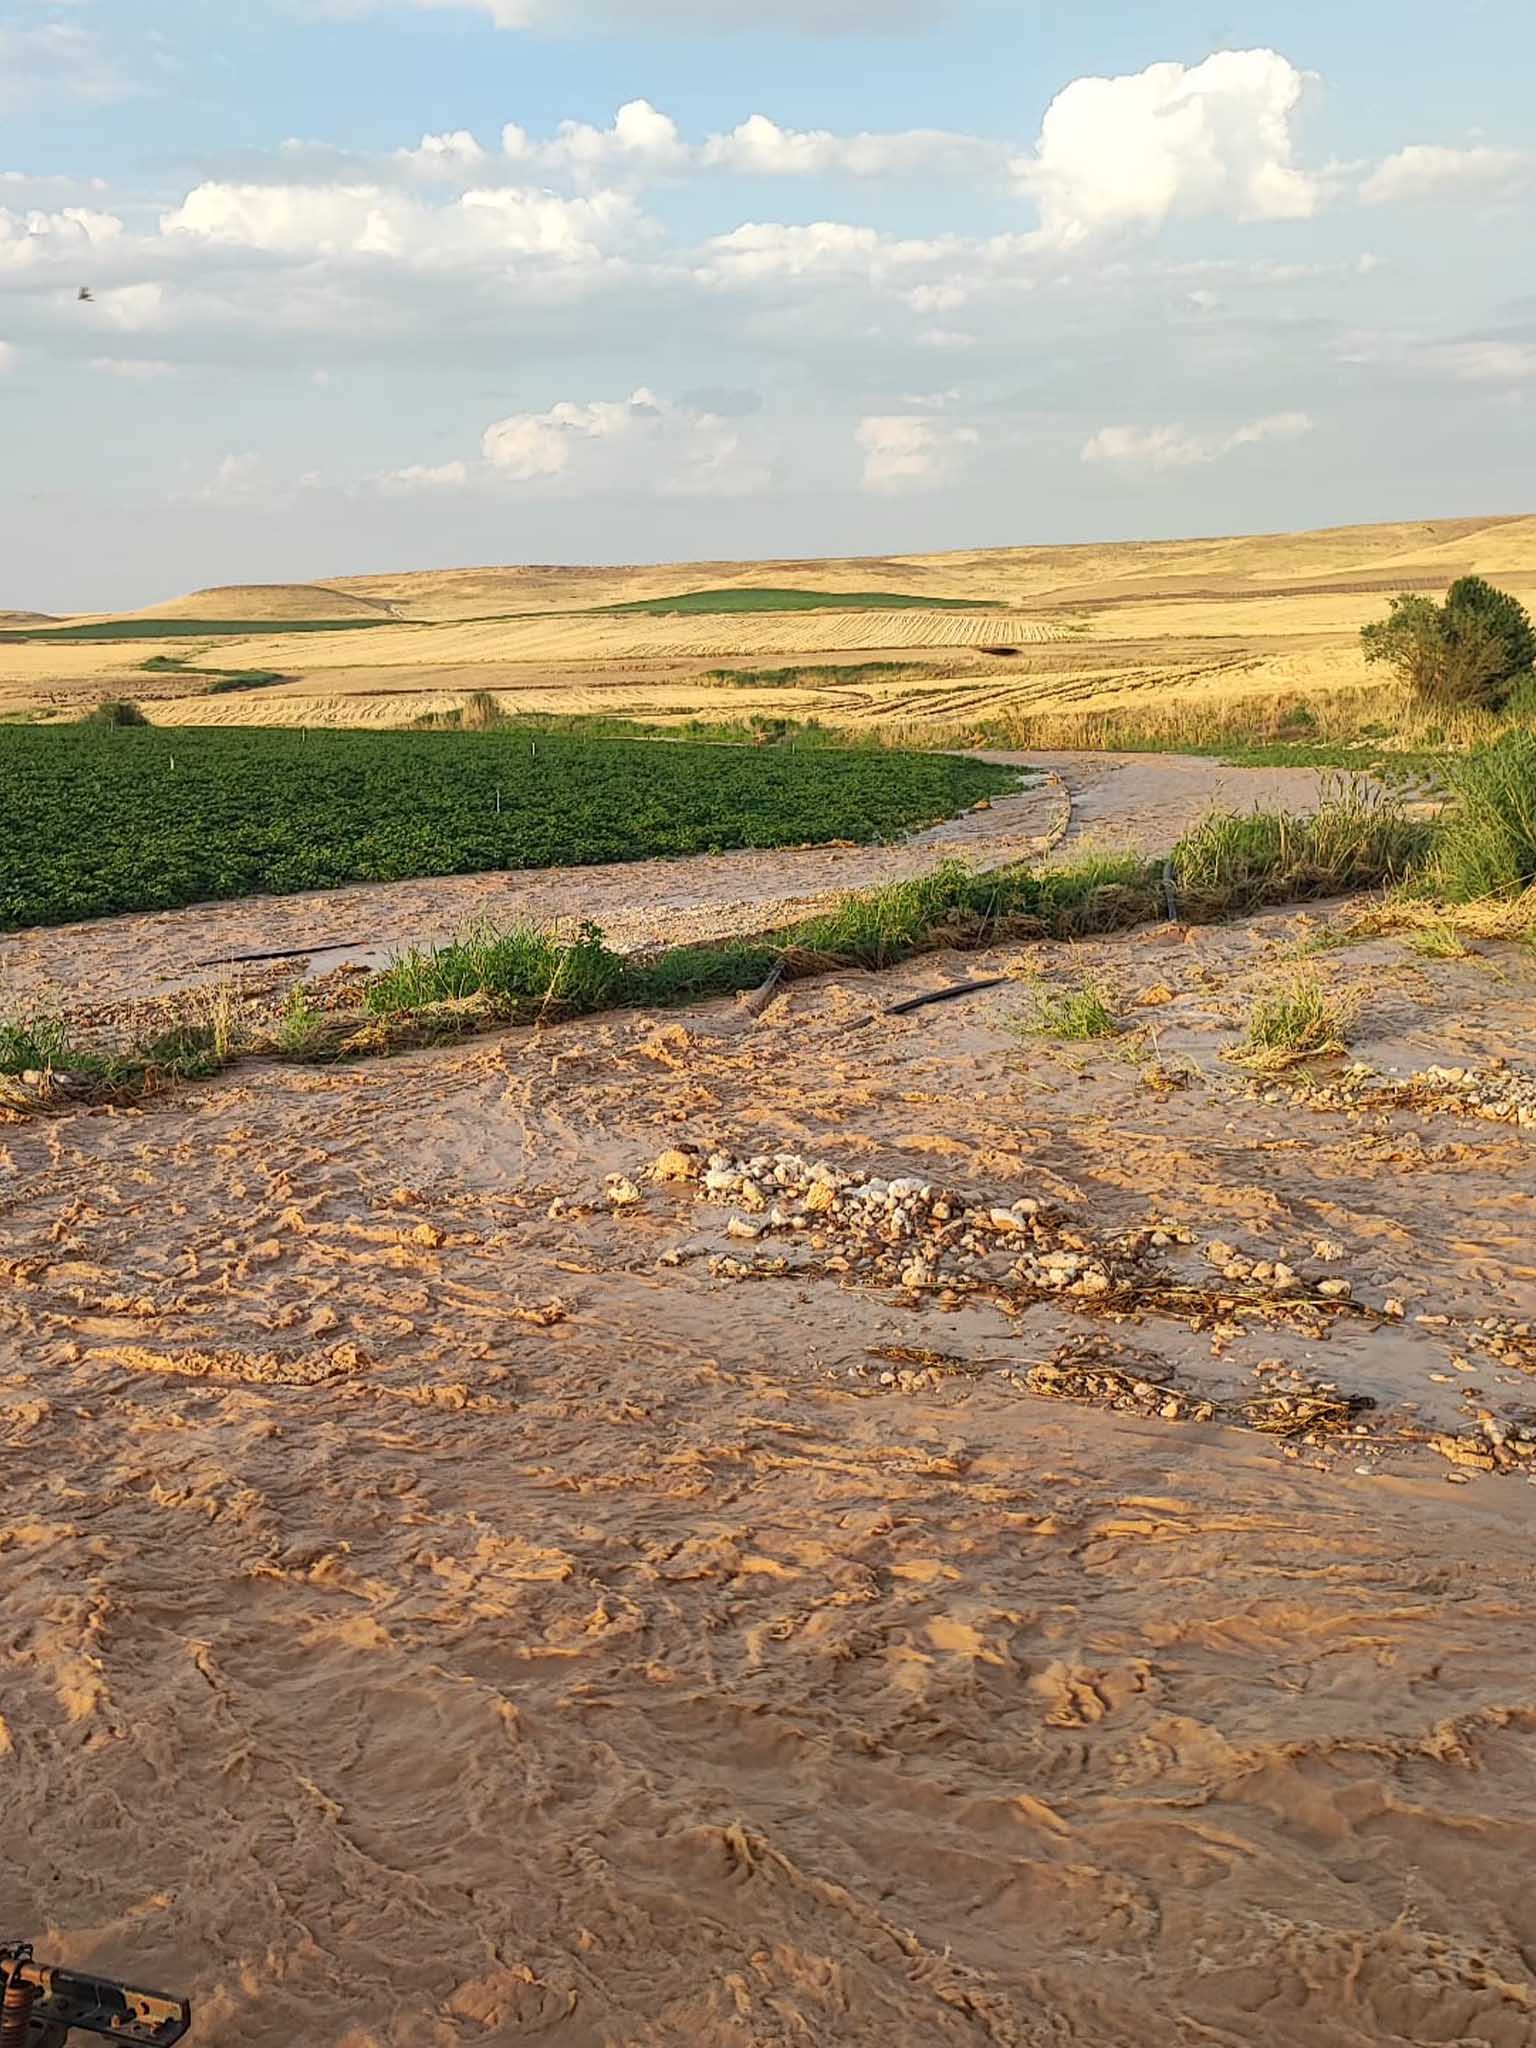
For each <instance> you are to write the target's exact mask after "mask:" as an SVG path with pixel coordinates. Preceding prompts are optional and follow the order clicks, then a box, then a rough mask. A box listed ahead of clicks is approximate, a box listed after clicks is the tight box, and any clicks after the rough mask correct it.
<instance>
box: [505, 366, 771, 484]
mask: <svg viewBox="0 0 1536 2048" xmlns="http://www.w3.org/2000/svg"><path fill="white" fill-rule="evenodd" d="M481 452H482V453H483V455H484V457H485V460H486V462H487V463H488V464H489V465H490V467H491V468H492V470H494V471H495V472H496V473H497V474H498V475H500V476H502V477H504V478H506V479H507V480H508V481H509V482H512V483H518V484H550V483H561V484H564V485H567V486H569V487H570V488H572V489H574V490H577V491H581V490H594V491H596V490H609V491H611V490H620V489H627V490H636V491H642V492H655V493H658V494H660V495H662V496H667V497H678V496H686V497H692V496H720V497H736V496H744V495H747V494H749V493H751V492H754V491H758V490H761V489H763V488H765V487H766V485H767V484H768V482H769V481H770V480H771V472H770V469H769V466H768V464H767V462H766V459H765V458H764V455H763V453H762V451H761V448H760V447H759V445H758V442H757V439H756V437H755V435H753V434H752V433H751V432H750V431H749V430H748V429H746V428H744V427H743V426H742V424H741V422H740V421H739V420H728V419H724V418H722V417H721V416H720V415H719V414H718V413H714V412H710V411H707V410H699V409H697V408H695V407H693V406H689V405H681V404H677V403H674V402H673V401H672V400H669V399H664V398H658V397H657V396H656V394H655V393H654V392H653V391H649V390H647V389H645V388H644V387H643V386H642V387H641V388H640V389H639V390H637V391H635V392H633V393H632V394H631V395H630V396H629V397H628V398H625V399H618V400H612V399H594V400H591V401H589V402H586V403H577V402H574V401H572V400H569V399H567V400H563V401H562V402H561V403H560V404H558V405H553V406H551V407H550V408H549V410H548V411H547V412H538V413H513V414H512V415H511V416H510V417H509V418H507V419H503V420H496V421H494V422H493V423H492V424H491V425H490V426H489V427H487V428H486V430H485V434H484V436H483V438H482V441H481Z"/></svg>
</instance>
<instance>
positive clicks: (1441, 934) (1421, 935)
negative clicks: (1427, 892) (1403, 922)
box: [1408, 917, 1471, 960]
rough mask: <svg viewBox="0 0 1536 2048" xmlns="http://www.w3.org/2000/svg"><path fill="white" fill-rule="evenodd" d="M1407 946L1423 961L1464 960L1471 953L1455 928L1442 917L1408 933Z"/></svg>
mask: <svg viewBox="0 0 1536 2048" xmlns="http://www.w3.org/2000/svg"><path fill="white" fill-rule="evenodd" d="M1408 944H1409V946H1410V947H1411V948H1412V950H1413V951H1414V952H1415V953H1417V954H1418V955H1419V957H1420V958H1421V959H1424V960H1465V959H1467V958H1468V957H1469V954H1470V952H1471V948H1470V947H1468V946H1467V945H1466V944H1465V943H1464V942H1463V940H1462V937H1461V934H1460V933H1459V932H1458V931H1457V929H1456V927H1455V926H1454V925H1453V924H1452V923H1451V922H1450V921H1449V920H1448V919H1447V918H1443V917H1437V918H1436V919H1435V920H1434V922H1433V923H1432V924H1425V925H1419V926H1418V927H1417V928H1416V929H1415V930H1413V931H1410V932H1409V934H1408Z"/></svg>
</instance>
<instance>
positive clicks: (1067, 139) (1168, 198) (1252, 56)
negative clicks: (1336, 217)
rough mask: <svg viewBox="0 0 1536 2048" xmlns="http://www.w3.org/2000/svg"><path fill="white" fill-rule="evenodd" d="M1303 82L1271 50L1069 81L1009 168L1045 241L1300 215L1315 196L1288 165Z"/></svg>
mask: <svg viewBox="0 0 1536 2048" xmlns="http://www.w3.org/2000/svg"><path fill="white" fill-rule="evenodd" d="M1306 82H1307V81H1306V76H1305V74H1304V73H1302V72H1300V71H1298V70H1297V69H1296V67H1295V65H1294V64H1292V63H1291V62H1290V61H1289V60H1288V59H1287V58H1285V57H1282V56H1280V55H1279V54H1278V52H1276V51H1274V50H1222V51H1219V52H1218V53H1217V54H1216V55H1215V56H1214V57H1208V58H1207V59H1206V61H1205V62H1204V63H1203V64H1197V65H1195V66H1194V67H1193V68H1192V69H1191V68H1188V67H1186V66H1185V65H1183V64H1154V65H1152V66H1151V67H1150V68H1149V69H1148V70H1146V71H1141V72H1137V73H1135V74H1133V75H1130V76H1126V77H1121V78H1079V79H1077V80H1076V81H1075V83H1073V84H1072V85H1069V86H1068V87H1067V88H1066V90H1065V91H1064V92H1062V93H1060V94H1058V95H1057V97H1056V99H1055V100H1054V101H1053V102H1052V103H1051V106H1050V108H1049V109H1048V111H1047V113H1046V116H1045V120H1044V123H1043V124H1042V126H1041V130H1040V139H1039V142H1038V143H1037V145H1036V148H1035V154H1034V156H1033V157H1032V158H1029V159H1021V160H1019V162H1018V163H1017V164H1016V166H1015V169H1016V171H1017V173H1018V176H1019V179H1020V182H1021V183H1022V184H1023V186H1024V187H1025V189H1026V190H1027V191H1029V192H1031V193H1032V194H1033V195H1034V197H1035V200H1036V202H1037V203H1038V205H1039V208H1040V219H1041V226H1042V228H1043V230H1044V232H1045V234H1046V236H1047V237H1048V238H1049V239H1050V240H1052V241H1054V242H1057V243H1060V244H1062V245H1064V246H1067V247H1070V246H1072V245H1073V244H1075V243H1078V242H1081V241H1084V240H1085V239H1087V238H1088V237H1090V236H1092V235H1096V234H1103V233H1107V232H1113V231H1115V230H1121V229H1128V228H1142V229H1156V228H1160V227H1162V226H1163V224H1164V223H1165V222H1166V221H1168V220H1170V219H1172V218H1175V217H1195V216H1199V215H1209V214H1222V215H1227V216H1230V217H1232V218H1235V219H1238V220H1301V219H1305V218H1306V217H1307V216H1308V215H1310V214H1312V213H1314V212H1316V210H1317V207H1318V203H1319V190H1318V185H1317V182H1316V180H1315V179H1313V178H1311V177H1309V176H1308V175H1307V174H1306V173H1305V172H1304V171H1301V170H1299V169H1298V168H1297V166H1296V163H1295V161H1294V143H1293V139H1292V132H1291V131H1292V124H1293V121H1294V118H1295V115H1296V110H1297V108H1298V107H1299V105H1300V103H1301V98H1302V94H1303V91H1304V90H1305V87H1306Z"/></svg>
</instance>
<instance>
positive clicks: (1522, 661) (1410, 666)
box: [1360, 576, 1536, 711]
mask: <svg viewBox="0 0 1536 2048" xmlns="http://www.w3.org/2000/svg"><path fill="white" fill-rule="evenodd" d="M1360 640H1361V645H1362V646H1363V648H1364V650H1365V658H1366V660H1367V661H1383V662H1386V663H1387V664H1388V665H1389V666H1390V667H1391V668H1393V669H1395V670H1396V671H1397V673H1398V675H1399V676H1401V678H1402V680H1403V681H1404V682H1405V683H1406V684H1407V685H1408V686H1409V688H1410V689H1411V690H1412V691H1413V692H1414V694H1415V696H1418V697H1421V698H1423V699H1424V701H1425V702H1426V703H1430V704H1443V705H1466V706H1471V707H1475V708H1477V709H1480V710H1485V711H1497V710H1499V709H1501V708H1502V706H1503V705H1504V704H1505V703H1506V702H1507V701H1508V699H1509V697H1510V694H1511V692H1512V691H1513V690H1515V689H1516V688H1517V686H1518V685H1519V684H1520V683H1521V682H1522V681H1523V680H1524V679H1525V678H1526V677H1528V676H1529V675H1530V674H1531V673H1532V670H1533V668H1536V628H1533V627H1532V625H1531V620H1530V615H1529V613H1528V612H1527V611H1526V609H1525V606H1524V605H1523V604H1521V603H1520V601H1519V599H1518V598H1514V597H1511V596H1510V595H1509V593H1508V592H1507V591H1503V590H1496V589H1495V588H1494V586H1493V585H1492V584H1491V583H1489V582H1486V581H1485V580H1484V578H1483V577H1481V576H1463V577H1460V578H1459V579H1458V580H1457V581H1456V582H1455V583H1453V584H1452V585H1451V587H1450V589H1449V590H1448V591H1447V592H1446V595H1445V603H1444V604H1436V603H1435V601H1434V599H1433V598H1429V597H1420V596H1416V595H1413V594H1409V593H1405V594H1404V595H1403V596H1401V597H1394V598H1393V599H1392V602H1391V605H1390V607H1389V609H1388V613H1387V616H1386V618H1384V619H1377V620H1376V621H1374V623H1373V624H1371V625H1369V626H1367V627H1366V628H1365V629H1364V631H1363V632H1362V633H1361V635H1360Z"/></svg>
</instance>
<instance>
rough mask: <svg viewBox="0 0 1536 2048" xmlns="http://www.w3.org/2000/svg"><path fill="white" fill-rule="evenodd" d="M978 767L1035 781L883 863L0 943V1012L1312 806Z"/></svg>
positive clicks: (1312, 796) (1223, 785)
mask: <svg viewBox="0 0 1536 2048" xmlns="http://www.w3.org/2000/svg"><path fill="white" fill-rule="evenodd" d="M985 758H987V759H989V760H995V761H1000V762H1003V763H1008V764H1017V765H1018V766H1020V767H1023V768H1030V769H1034V770H1037V771H1039V773H1038V775H1037V779H1036V780H1035V781H1034V782H1033V783H1032V784H1031V785H1030V787H1029V788H1027V789H1026V790H1025V791H1024V792H1023V793H1022V794H1021V795H1020V796H1018V797H1009V798H1002V799H999V800H997V801H996V802H995V803H994V804H993V805H992V807H991V809H989V810H986V811H978V812H969V813H967V814H966V815H964V816H963V817H960V818H957V819H954V820H951V821H950V822H949V823H947V824H945V825H941V826H938V827H936V828H935V829H934V830H933V831H930V832H923V833H918V834H914V835H913V836H912V837H911V838H910V839H908V840H906V841H904V842H903V843H901V844H900V845H897V846H889V847H831V848H829V847H809V848H803V849H802V848H788V849H783V850H779V851H773V852H744V853H731V854H723V855H711V856H698V857H691V858H688V859H680V860H651V861H634V862H629V863H625V864H622V865H615V866H608V867H587V868H548V869H540V870H536V871H527V872H523V873H517V874H484V875H456V876H447V877H441V878H435V879H427V880H424V881H411V882H395V883H381V884H370V885H363V886H359V887H356V888H347V889H324V890H313V891H310V892H308V893H307V894H304V895H300V896H262V897H251V898H246V899H244V900H242V901H239V902H234V903H213V904H195V905H191V906H189V907H188V908H186V909H184V910H172V911H163V912H157V913H153V914H147V915H142V916H132V917H115V918H103V919H98V920H96V921H94V922H91V923H87V924H75V925H66V926H60V927H55V928H52V929H42V930H33V931H27V932H17V933H10V934H0V1009H3V1010H7V1011H12V1012H15V1011H23V1012H25V1011H30V1010H34V1009H44V1010H48V1011H54V1010H60V1009H62V1010H65V1011H68V1012H70V1013H72V1014H73V1013H78V1012H90V1011H92V1010H98V1009H109V1008H111V1007H112V1006H114V1005H117V1004H121V1003H124V1002H127V1001H130V1000H141V999H143V1000H148V999H152V998H154V997H157V996H165V995H171V994H175V993H177V992H179V991H181V990H184V989H189V988H197V987H201V986H207V987H214V986H216V985H218V984H219V983H220V982H222V981H225V980H227V979H228V978H229V975H230V972H231V964H230V963H231V962H232V961H233V960H238V958H239V957H240V956H241V955H244V954H250V953H267V952H272V951H275V950H276V949H278V948H280V947H299V948H303V947H319V946H324V947H326V948H327V949H328V950H327V951H326V952H324V953H323V954H321V955H318V956H317V958H316V961H315V965H316V967H317V969H319V970H322V971H323V970H327V969H331V968H335V967H339V966H344V965H349V964H350V965H358V966H367V967H375V966H381V965H383V964H384V962H385V961H387V960H388V959H389V957H390V956H391V955H392V954H394V953H396V952H399V951H402V950H404V949H406V948H408V947H411V946H431V945H442V944H445V943H447V941H449V940H450V939H452V938H454V937H455V936H456V935H457V934H458V933H459V932H461V931H463V929H464V928H465V926H466V925H469V924H472V923H474V922H476V921H477V920H479V919H489V920H490V921H491V922H493V923H497V924H501V925H507V924H511V923H515V922H519V921H524V920H532V921H535V922H539V923H550V924H553V923H557V922H559V921H561V920H565V921H567V922H569V923H572V924H574V923H576V922H579V921H580V920H582V919H584V918H591V919H593V920H594V921H595V922H596V923H598V924H600V925H601V926H602V928H603V930H604V932H605V933H606V934H607V937H608V939H609V942H610V943H611V944H613V945H615V946H617V947H619V948H621V949H623V950H631V949H633V948H636V947H642V946H651V945H673V944H679V943H682V942H685V941H688V940H696V939H705V938H714V937H720V936H723V935H726V934H730V933H735V932H741V931H752V930H761V929H763V928H764V927H765V926H767V925H771V924H775V923H785V922H789V921H790V920H792V919H794V918H796V917H799V916H805V915H810V914H812V913H813V912H814V911H816V910H818V909H822V908H825V907H826V906H827V905H828V904H829V903H830V902H831V901H832V900H833V898H835V897H836V896H837V895H839V894H840V893H842V892H844V891H846V890H849V889H858V888H867V887H869V886H871V885H873V884H875V883H880V882H889V881H897V880H900V879H902V878H904V877H906V876H909V875H913V874H920V873H924V872H926V871H927V870H929V869H930V868H932V867H934V866H935V865H937V864H938V863H939V862H940V861H943V860H949V859H964V860H968V861H970V862H972V863H974V864H975V865H977V866H983V867H985V866H998V865H1001V864H1003V863H1005V862H1008V861H1017V860H1027V859H1030V858H1033V857H1035V856H1037V855H1038V854H1040V853H1041V852H1042V850H1044V849H1045V848H1047V847H1049V846H1051V845H1052V844H1053V843H1054V840H1055V838H1056V830H1057V827H1058V824H1059V820H1060V817H1061V813H1062V808H1063V804H1062V797H1061V794H1060V786H1061V782H1062V781H1065V783H1066V785H1067V787H1068V789H1069V790H1070V792H1071V795H1072V800H1073V821H1072V835H1071V841H1070V842H1069V843H1070V844H1072V845H1076V844H1078V843H1080V842H1082V841H1084V840H1089V841H1092V842H1093V843H1095V844H1103V845H1114V846H1124V845H1129V844H1139V845H1146V846H1148V847H1160V846H1164V845H1171V844H1172V843H1173V841H1174V840H1175V839H1177V838H1178V836H1179V834H1180V833H1181V832H1183V831H1185V830H1186V829H1187V828H1188V827H1189V825H1191V824H1192V823H1194V822H1195V820H1196V819H1198V818H1199V817H1201V816H1202V815H1203V814H1204V812H1205V811H1206V810H1207V809H1209V808H1210V807H1211V805H1212V804H1213V803H1232V804H1236V805H1238V806H1239V807H1247V806H1250V805H1253V804H1263V805H1266V806H1273V805H1277V804H1279V805H1289V806H1292V807H1296V808H1303V807H1310V806H1311V805H1312V804H1313V803H1315V801H1316V795H1317V789H1318V785H1319V778H1318V776H1317V775H1316V774H1315V773H1314V772H1313V771H1311V770H1310V769H1259V770H1254V769H1231V768H1224V767H1222V766H1221V765H1220V764H1219V763H1215V762H1211V761H1204V760H1195V759H1184V758H1181V757H1176V756H1168V755H1087V756H1085V755H1072V756H1056V755H1030V754H1007V753H995V754H989V755H987V756H985Z"/></svg>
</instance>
